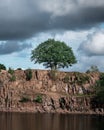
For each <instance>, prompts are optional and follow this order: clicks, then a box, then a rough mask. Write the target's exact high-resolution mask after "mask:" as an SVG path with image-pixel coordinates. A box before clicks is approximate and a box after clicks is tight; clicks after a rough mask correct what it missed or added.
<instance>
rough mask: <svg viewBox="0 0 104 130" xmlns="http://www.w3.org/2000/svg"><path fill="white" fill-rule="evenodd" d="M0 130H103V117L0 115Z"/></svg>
mask: <svg viewBox="0 0 104 130" xmlns="http://www.w3.org/2000/svg"><path fill="white" fill-rule="evenodd" d="M0 130H104V117H103V116H86V115H63V114H29V113H28V114H26V113H0Z"/></svg>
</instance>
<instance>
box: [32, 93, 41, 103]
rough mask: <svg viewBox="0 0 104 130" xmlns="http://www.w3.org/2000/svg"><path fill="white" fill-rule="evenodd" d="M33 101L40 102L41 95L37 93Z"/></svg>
mask: <svg viewBox="0 0 104 130" xmlns="http://www.w3.org/2000/svg"><path fill="white" fill-rule="evenodd" d="M33 102H37V103H42V95H37V97H36V98H35V99H34V100H33Z"/></svg>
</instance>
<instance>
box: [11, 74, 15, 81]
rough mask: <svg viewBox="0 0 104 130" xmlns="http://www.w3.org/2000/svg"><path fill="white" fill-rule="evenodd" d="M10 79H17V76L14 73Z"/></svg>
mask: <svg viewBox="0 0 104 130" xmlns="http://www.w3.org/2000/svg"><path fill="white" fill-rule="evenodd" d="M10 81H12V82H13V81H16V76H15V75H14V74H13V75H12V77H10Z"/></svg>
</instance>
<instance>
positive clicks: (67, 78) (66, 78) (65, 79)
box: [63, 74, 70, 83]
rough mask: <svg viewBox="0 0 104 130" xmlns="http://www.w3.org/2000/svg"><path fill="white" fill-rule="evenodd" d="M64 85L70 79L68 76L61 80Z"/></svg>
mask: <svg viewBox="0 0 104 130" xmlns="http://www.w3.org/2000/svg"><path fill="white" fill-rule="evenodd" d="M63 81H64V83H68V82H69V81H70V77H69V75H68V74H67V75H65V77H64V79H63Z"/></svg>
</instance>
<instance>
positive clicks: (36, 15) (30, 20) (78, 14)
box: [0, 0, 104, 71]
mask: <svg viewBox="0 0 104 130" xmlns="http://www.w3.org/2000/svg"><path fill="white" fill-rule="evenodd" d="M49 38H54V39H56V40H60V41H64V42H65V43H66V44H67V45H69V46H70V47H72V49H73V51H74V54H75V56H76V58H77V61H78V63H77V64H76V65H73V66H72V67H71V68H70V67H69V68H68V69H66V68H65V69H64V70H65V71H86V70H87V69H89V67H90V66H91V65H96V66H98V68H99V69H100V70H101V71H104V0H0V63H2V64H5V65H6V67H12V68H14V69H16V68H24V69H26V68H34V69H44V67H43V66H42V65H38V64H35V65H34V63H32V62H31V60H30V54H31V50H32V49H34V48H35V47H36V46H38V45H39V44H40V43H41V42H43V41H45V40H47V39H49Z"/></svg>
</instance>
